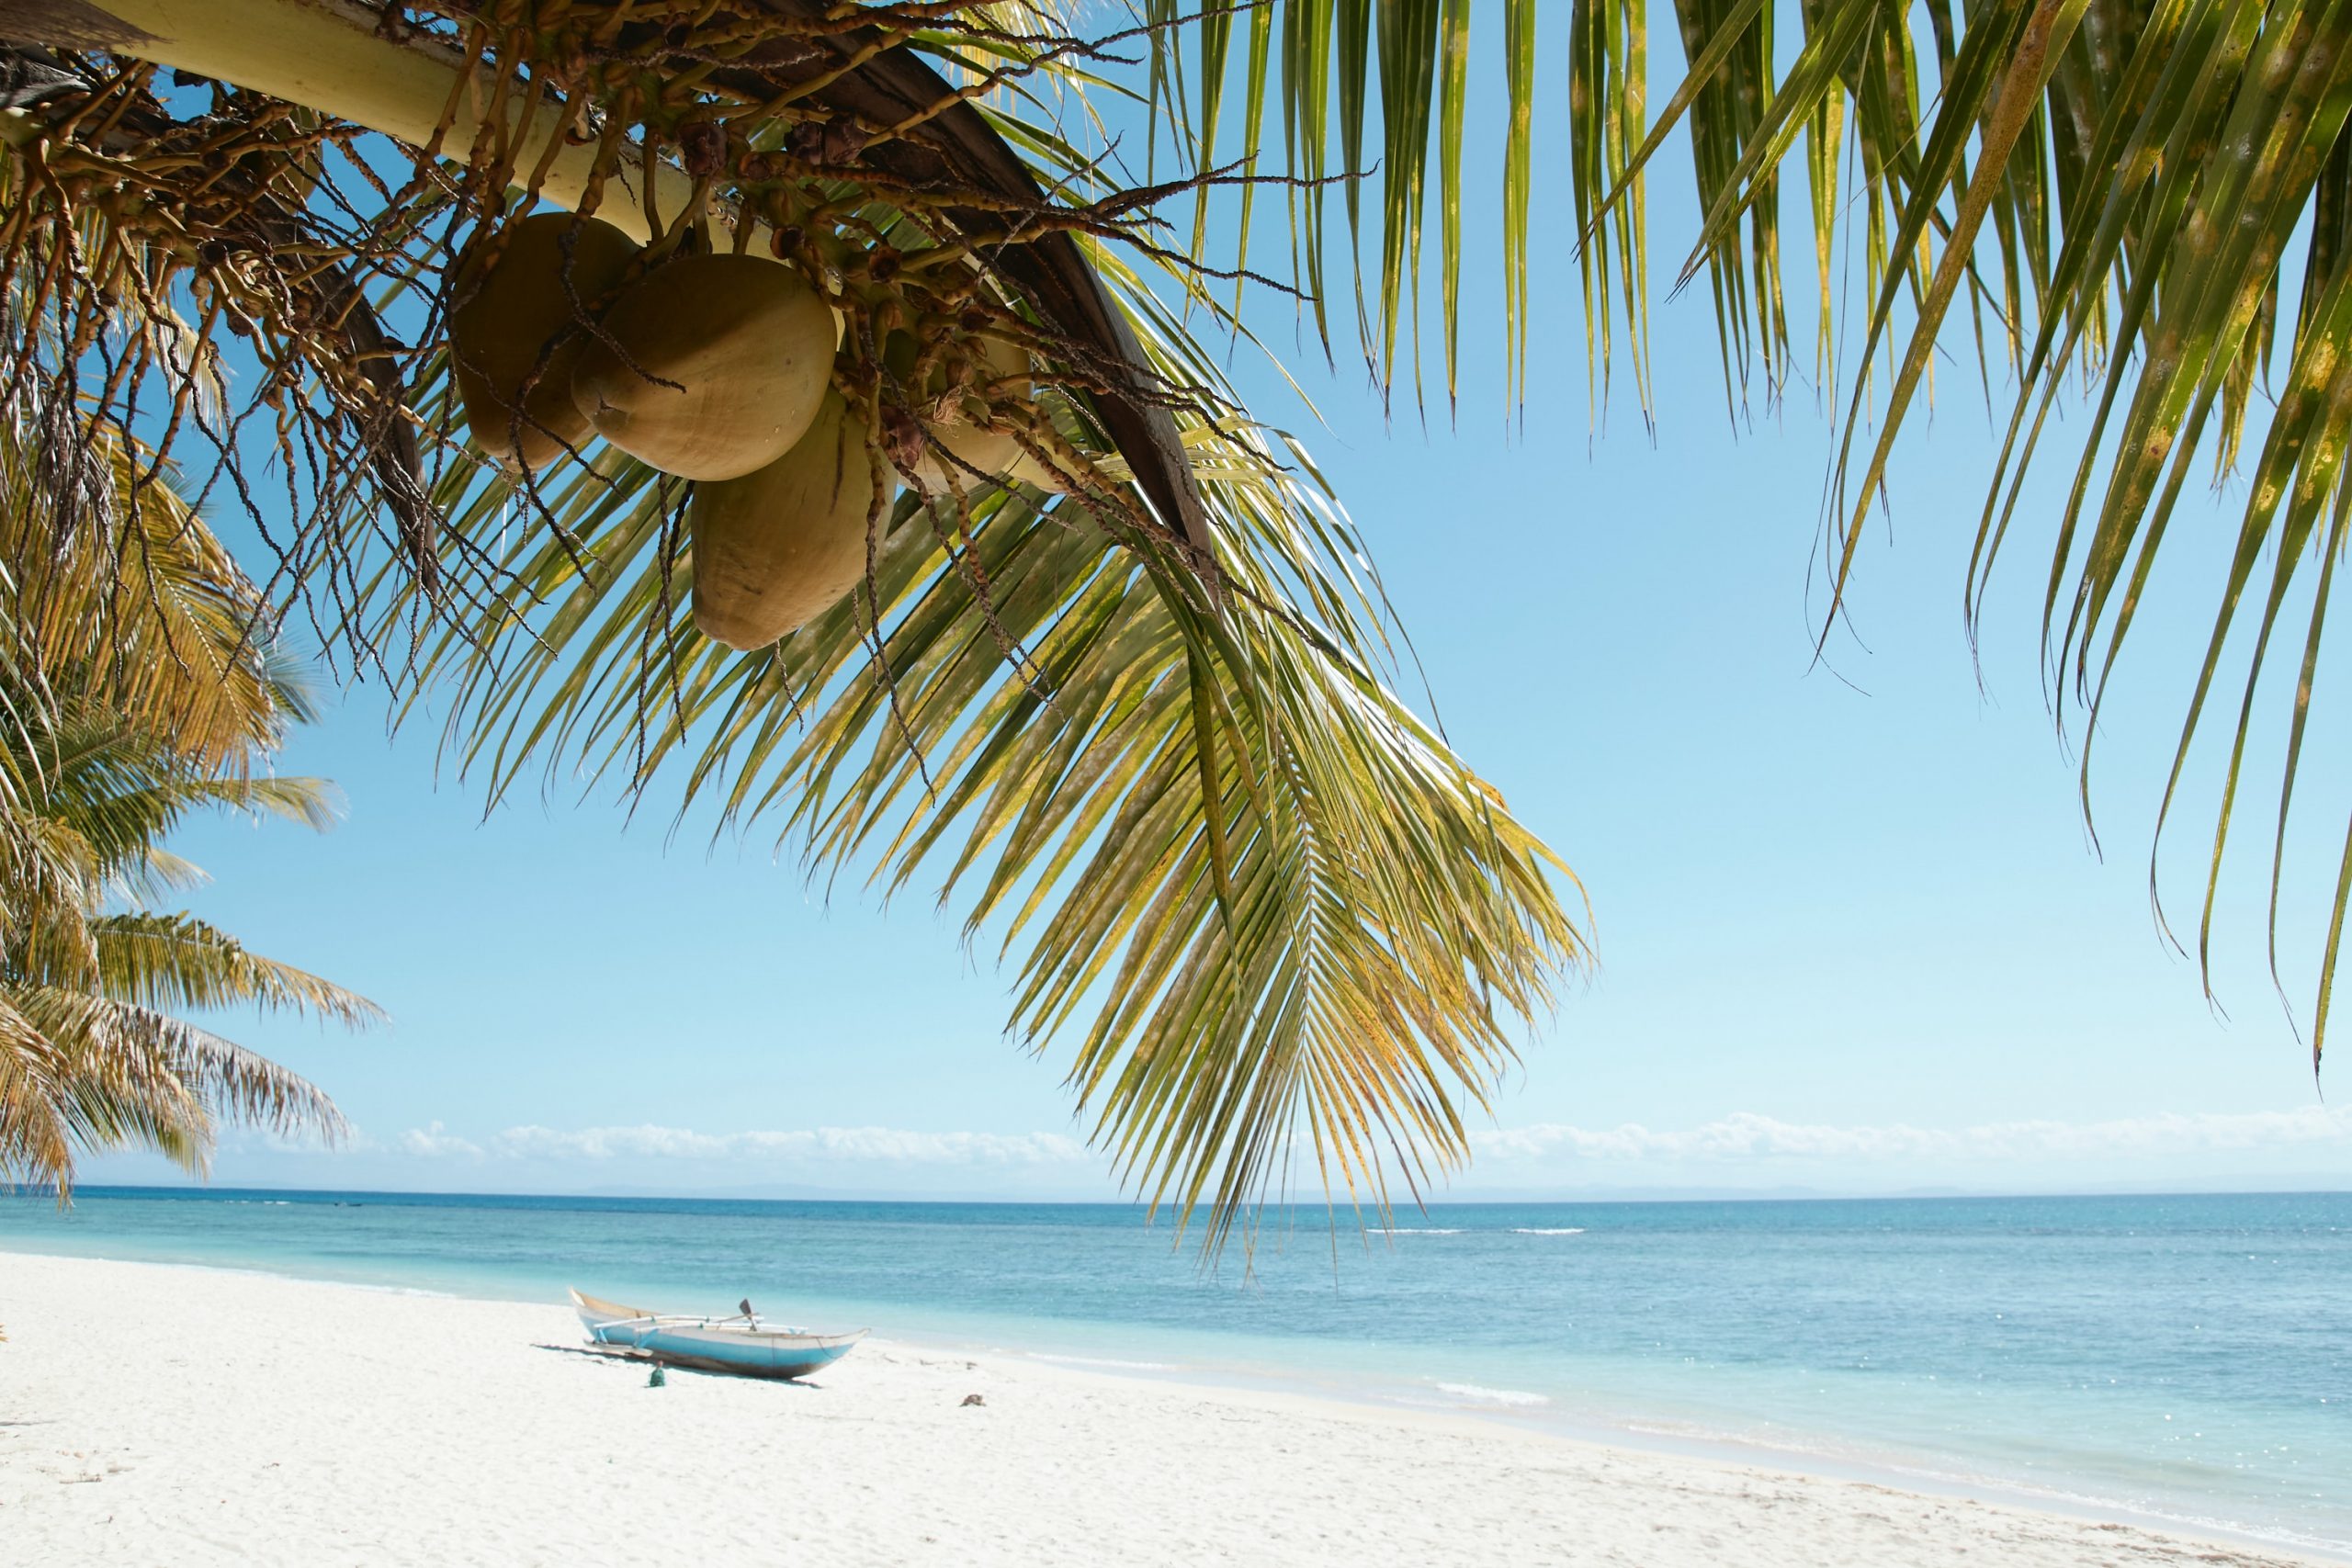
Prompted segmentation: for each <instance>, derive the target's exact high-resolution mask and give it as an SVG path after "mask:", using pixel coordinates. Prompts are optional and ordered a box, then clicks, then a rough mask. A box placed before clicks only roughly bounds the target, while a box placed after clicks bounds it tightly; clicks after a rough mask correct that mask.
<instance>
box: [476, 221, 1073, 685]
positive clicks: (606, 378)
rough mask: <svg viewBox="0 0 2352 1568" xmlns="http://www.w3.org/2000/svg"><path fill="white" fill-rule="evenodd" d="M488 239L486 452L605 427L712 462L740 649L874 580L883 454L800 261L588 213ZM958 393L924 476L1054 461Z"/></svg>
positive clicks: (677, 458)
mask: <svg viewBox="0 0 2352 1568" xmlns="http://www.w3.org/2000/svg"><path fill="white" fill-rule="evenodd" d="M456 299H457V301H458V303H457V307H456V309H455V310H452V312H451V313H450V318H449V341H450V348H451V356H452V359H453V361H454V368H455V372H456V378H457V382H458V394H459V396H460V398H461V399H462V400H463V402H464V406H465V413H466V423H467V426H468V428H469V430H470V432H471V433H472V435H473V438H474V441H475V443H476V444H477V445H478V446H480V447H481V449H482V450H483V451H484V452H485V453H487V454H488V455H490V456H491V457H493V458H495V459H496V460H498V461H499V462H501V463H503V464H505V465H506V466H508V467H509V468H517V469H520V468H528V469H531V470H538V469H541V468H545V467H546V466H547V465H548V464H550V463H552V462H554V461H555V460H556V459H557V458H558V457H561V456H562V455H563V454H565V453H567V452H577V451H578V450H579V449H580V448H581V447H582V446H585V445H586V444H587V443H588V442H590V441H592V440H594V439H595V438H597V437H600V436H601V437H602V438H603V439H605V440H606V441H608V442H610V443H612V444H613V446H616V447H618V448H619V449H620V450H622V451H624V452H627V453H628V454H629V455H630V456H631V457H636V458H638V459H639V460H640V461H642V462H644V463H646V464H648V465H650V467H652V468H659V469H661V470H662V472H664V473H667V474H673V475H675V476H677V477H678V478H680V479H692V480H694V481H695V488H694V494H693V499H692V501H691V502H689V504H688V506H687V511H686V526H687V532H688V535H689V537H690V539H691V541H692V567H693V588H692V603H693V609H694V618H695V626H697V627H699V628H700V629H701V631H702V632H703V634H704V635H705V636H707V637H710V638H712V639H713V640H715V641H718V642H722V643H725V644H727V645H728V646H729V647H730V648H738V649H754V648H764V647H766V646H767V645H768V644H770V643H773V642H775V640H776V639H777V638H778V637H783V636H785V635H786V633H788V632H790V631H792V630H793V629H795V628H796V627H797V626H802V625H804V624H806V623H807V622H809V620H811V619H813V618H815V617H816V616H817V615H820V614H822V613H823V612H824V611H826V610H827V609H829V608H831V606H832V605H833V604H837V603H839V602H840V600H841V599H842V596H843V595H844V594H846V593H847V592H849V591H850V590H851V589H852V588H853V587H854V586H856V584H857V583H858V582H859V581H862V580H863V579H864V577H865V567H866V531H867V518H868V516H869V514H870V513H872V511H873V507H874V502H875V491H876V484H875V465H874V464H873V463H872V462H871V461H870V460H869V457H868V446H869V444H868V441H867V433H866V428H865V421H864V420H863V419H862V418H861V417H860V415H859V414H858V412H856V411H855V410H854V409H852V408H851V406H850V405H849V403H848V401H847V400H845V399H844V398H843V397H842V395H841V393H840V392H839V391H838V390H837V389H835V388H834V386H833V374H832V373H833V359H834V355H835V353H836V351H837V350H838V349H839V347H840V336H841V328H840V325H839V321H838V319H837V318H836V317H835V315H834V313H833V310H832V308H831V306H830V305H828V304H827V303H826V301H825V299H824V298H823V297H822V296H821V295H820V294H819V293H818V292H817V291H816V290H815V289H814V288H811V287H809V282H808V280H807V278H806V277H804V276H802V275H801V273H800V272H799V271H798V270H797V268H795V267H792V266H789V265H786V264H784V263H782V262H778V261H771V260H768V259H767V258H765V257H763V256H754V255H718V254H680V255H674V256H672V257H670V258H669V259H667V260H664V261H662V263H660V264H659V265H655V266H652V267H651V268H650V269H648V268H646V267H645V266H644V265H642V263H641V261H640V253H639V246H638V245H637V243H636V242H634V241H633V240H631V239H630V238H629V237H628V235H626V234H624V233H622V232H621V231H619V230H617V229H616V228H614V227H613V226H612V225H610V224H608V223H604V222H600V221H598V220H594V219H582V218H580V217H577V216H575V215H573V214H571V213H568V212H549V213H540V214H537V215H535V216H532V217H529V218H525V219H522V220H519V221H517V222H515V223H512V224H510V225H508V226H507V228H506V230H505V231H504V233H503V235H502V236H501V237H500V239H499V240H498V241H497V242H496V243H495V246H494V249H492V251H491V252H490V253H489V254H488V259H487V260H486V262H485V261H483V260H482V259H481V253H478V254H477V256H476V258H473V259H471V260H469V263H468V265H466V266H465V267H463V268H461V269H460V272H459V275H458V279H457V288H456ZM583 321H593V322H594V331H593V332H592V331H588V330H584V328H583V327H582V322H583ZM985 356H986V358H987V359H988V361H989V366H988V368H989V370H990V371H992V372H994V373H995V374H996V375H997V376H998V377H999V378H1002V379H1008V380H1009V379H1012V378H1018V377H1021V376H1023V375H1025V374H1026V372H1027V370H1028V356H1027V355H1026V354H1025V353H1023V351H1021V350H1020V349H1018V348H1017V347H1013V346H1012V345H1010V344H999V343H991V344H988V345H986V348H985ZM948 401H950V402H951V403H952V402H953V401H955V400H953V399H950V400H948ZM941 412H942V414H943V417H942V419H941V420H939V421H938V422H937V423H931V422H926V423H925V425H924V430H923V439H922V441H921V442H920V443H919V444H918V445H919V449H920V451H921V456H920V457H915V456H914V455H913V454H912V453H910V454H908V455H907V457H906V458H905V459H904V460H902V462H901V464H900V465H899V466H900V467H902V468H906V469H907V470H909V471H908V472H907V475H906V477H907V478H908V479H910V480H912V481H913V482H916V483H918V484H922V486H923V487H924V488H925V489H926V490H928V491H934V492H936V491H942V490H944V489H946V488H947V487H948V484H949V479H950V470H954V471H955V472H956V473H957V474H958V475H960V476H961V484H962V485H963V486H964V487H965V488H968V487H969V486H970V485H971V484H972V483H973V482H974V480H973V479H972V478H971V476H973V475H978V474H985V475H989V476H992V477H996V478H998V479H1000V481H1001V482H1005V481H1010V480H1012V479H1024V478H1025V479H1035V478H1037V477H1038V476H1037V475H1036V473H1035V464H1034V463H1031V462H1030V461H1028V460H1027V459H1026V458H1025V457H1024V455H1023V451H1022V448H1021V445H1020V441H1019V438H1018V437H1017V436H1015V435H1013V434H1011V433H1010V432H1007V431H1003V430H999V429H991V428H988V427H987V426H985V425H984V424H981V423H978V421H983V420H986V419H987V418H988V417H989V413H988V410H987V408H986V407H985V405H984V404H982V403H977V402H973V403H968V404H967V406H964V407H961V408H956V407H949V408H944V409H943V410H942V411H941ZM943 454H944V456H943ZM889 477H892V478H895V477H896V476H889ZM884 499H886V500H887V499H888V497H887V496H886V497H885V498H884Z"/></svg>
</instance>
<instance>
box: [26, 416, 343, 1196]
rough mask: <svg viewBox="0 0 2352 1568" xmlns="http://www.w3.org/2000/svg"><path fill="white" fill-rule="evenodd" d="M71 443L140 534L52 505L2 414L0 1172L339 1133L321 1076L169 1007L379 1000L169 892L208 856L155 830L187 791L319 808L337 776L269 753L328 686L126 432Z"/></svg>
mask: <svg viewBox="0 0 2352 1568" xmlns="http://www.w3.org/2000/svg"><path fill="white" fill-rule="evenodd" d="M75 449H76V450H78V451H81V452H84V453H86V454H89V455H92V456H94V457H97V458H99V459H101V468H100V470H99V472H100V475H101V477H102V479H104V480H105V481H106V482H104V483H102V484H101V485H99V486H98V487H97V488H96V489H95V490H92V491H87V492H85V493H86V498H87V499H89V500H91V501H92V502H93V504H94V505H96V506H97V507H99V508H100V509H101V510H102V511H104V512H105V513H107V514H108V516H109V518H110V521H111V524H112V526H111V527H110V528H108V529H107V530H106V532H107V534H109V535H111V536H115V537H118V538H123V537H127V538H130V539H135V540H136V541H137V542H138V548H137V549H136V550H135V551H127V552H124V553H123V554H121V555H113V556H109V555H107V554H106V553H104V552H99V551H94V550H91V549H89V548H87V546H88V545H89V544H90V543H91V542H93V540H94V539H95V538H96V536H97V531H96V530H83V531H65V532H58V531H54V530H52V529H51V528H50V527H48V526H46V525H45V521H44V519H43V518H42V517H41V516H40V510H41V508H42V507H43V506H44V505H45V504H47V503H48V502H53V501H54V500H55V498H54V497H50V498H46V501H45V500H44V498H42V497H40V496H37V495H34V494H32V493H30V492H29V491H27V490H26V489H25V488H24V486H23V485H22V483H21V481H20V479H19V477H18V476H20V475H21V474H22V472H23V471H24V469H25V467H26V466H27V462H26V458H25V456H24V454H23V453H22V451H21V448H20V447H18V446H17V444H16V443H15V442H14V441H13V440H10V439H7V438H6V437H0V536H6V543H7V546H8V551H7V556H6V559H7V560H8V562H9V563H10V567H11V574H10V580H9V581H7V582H6V584H5V585H4V586H0V624H5V625H6V626H8V627H9V628H10V629H11V630H12V631H13V633H14V634H15V636H14V638H13V641H12V645H11V647H10V648H9V650H8V651H9V653H10V654H11V655H12V658H11V661H10V663H9V665H8V667H7V668H6V671H5V673H0V714H5V715H6V720H5V722H0V1180H7V1181H11V1182H13V1181H19V1180H23V1181H32V1182H38V1183H40V1184H44V1185H49V1186H52V1187H54V1188H55V1190H57V1192H58V1194H59V1196H60V1198H61V1200H62V1199H63V1198H64V1197H65V1196H67V1195H68V1193H69V1192H70V1190H71V1188H72V1183H73V1179H74V1168H75V1165H76V1161H77V1159H78V1157H79V1156H81V1155H83V1154H86V1153H95V1152H99V1151H103V1150H107V1149H114V1148H121V1147H141V1148H147V1149H152V1150H153V1151H155V1152H158V1153H161V1154H163V1155H165V1156H168V1157H170V1158H171V1159H173V1160H174V1161H175V1162H176V1163H178V1164H179V1165H180V1166H182V1167H183V1168H186V1169H187V1170H189V1171H190V1172H192V1173H196V1174H201V1173H202V1172H203V1170H204V1169H205V1168H206V1166H207V1164H208V1162H209V1157H210V1155H211V1152H212V1149H213V1146H214V1143H215V1140H216V1134H217V1130H218V1128H219V1126H220V1123H221V1122H243V1123H246V1124H249V1125H254V1126H259V1127H263V1128H266V1129H267V1130H270V1131H272V1132H275V1133H277V1134H282V1135H288V1136H290V1135H296V1134H317V1135H321V1136H323V1137H326V1138H328V1139H330V1140H332V1139H333V1138H334V1137H336V1136H338V1135H339V1134H341V1132H342V1130H343V1120H342V1117H341V1116H340V1115H339V1114H338V1112H337V1111H335V1108H334V1104H333V1102H332V1101H330V1100H328V1098H327V1097H326V1096H325V1095H324V1094H323V1093H322V1092H321V1091H320V1090H319V1089H316V1088H314V1087H313V1086H312V1085H311V1084H310V1083H308V1082H307V1081H305V1080H304V1079H303V1078H301V1077H299V1076H297V1075H295V1074H294V1073H291V1072H289V1071H288V1070H287V1069H285V1068H284V1067H281V1066H277V1064H275V1063H273V1062H270V1061H268V1060H267V1059H266V1058H264V1057H262V1056H259V1055H255V1054H254V1053H253V1052H251V1051H248V1050H246V1049H245V1048H244V1047H243V1046H240V1045H237V1044H235V1043H232V1042H231V1041H228V1040H225V1039H223V1038H221V1037H220V1036H219V1035H218V1034H215V1033H213V1032H211V1031H209V1030H208V1029H205V1028H202V1027H200V1026H198V1025H197V1024H194V1023H191V1022H189V1021H187V1020H185V1019H183V1018H181V1017H179V1016H177V1014H179V1013H180V1012H182V1011H185V1010H191V1009H193V1010H203V1011H212V1010H220V1009H224V1008H230V1007H235V1006H253V1007H257V1008H260V1009H262V1010H296V1011H302V1012H309V1013H312V1014H315V1015H317V1016H319V1017H322V1018H325V1019H332V1020H334V1021H338V1022H342V1023H345V1024H347V1025H353V1026H357V1025H361V1024H365V1023H368V1022H372V1021H376V1020H378V1019H379V1018H380V1016H381V1015H380V1013H379V1010H378V1009H377V1008H376V1007H375V1005H374V1004H373V1003H370V1002H368V1000H366V999H365V998H361V997H358V996H356V995H354V994H353V993H351V992H349V991H346V990H345V989H343V988H342V987H337V986H334V985H333V984H331V983H329V982H327V981H325V980H322V979H321V978H319V977H318V976H314V975H311V974H307V973H305V972H304V971H302V970H300V969H297V968H294V967H292V966H291V965H288V964H281V963H278V962H277V961H276V960H273V959H269V958H266V957H264V956H262V955H261V954H259V953H253V952H251V951H249V950H248V949H246V948H245V947H244V946H243V944H242V943H240V942H238V941H237V940H236V939H235V938H234V937H232V936H231V935H229V934H228V933H227V932H225V931H220V929H218V928H217V927H215V926H212V925H210V924H209V923H208V922H206V921H203V920H201V919H197V918H195V917H194V916H191V915H188V914H186V913H171V912H164V910H162V909H160V908H157V906H158V905H159V904H160V903H162V902H163V901H164V900H165V899H166V898H167V897H169V896H170V895H172V894H175V893H176V892H179V891H181V890H183V889H185V888H187V887H189V886H193V885H194V884H196V883H197V882H199V881H201V880H202V878H203V874H202V872H201V871H200V870H199V869H198V868H197V867H196V866H194V865H193V864H190V863H188V862H187V861H186V860H184V859H182V858H181V857H179V856H177V855H175V854H174V853H173V852H171V851H170V850H168V849H167V848H166V847H165V844H164V840H166V839H167V838H168V837H169V835H170V833H171V831H172V829H174V828H175V826H176V825H177V824H178V823H179V822H180V821H182V820H183V819H185V818H187V815H188V814H189V813H190V812H192V811H198V810H230V811H234V812H239V813H243V814H244V815H247V816H252V817H256V818H258V817H265V816H268V817H281V818H288V819H290V820H294V821H298V822H302V823H305V824H307V825H308V826H310V827H312V828H314V829H317V828H324V827H325V826H326V825H327V824H328V822H329V821H330V820H331V819H332V816H333V804H334V802H333V794H332V791H331V789H330V788H329V786H328V785H326V784H324V783H323V782H322V781H320V780H317V779H309V778H298V777H274V776H270V775H268V774H267V773H266V772H263V771H261V768H260V764H262V763H264V762H265V761H266V759H267V758H268V756H269V754H270V753H271V752H273V751H274V750H277V747H278V746H279V745H280V744H281V743H282V741H283V739H284V735H285V731H286V728H287V727H288V724H290V723H292V722H297V721H300V720H303V719H307V718H309V717H311V716H313V715H314V712H315V704H314V701H313V698H312V696H311V692H310V690H309V688H308V685H307V683H306V682H305V680H304V678H303V675H302V671H301V669H300V666H299V665H297V664H295V663H293V662H291V661H290V660H288V657H287V656H286V654H285V653H284V651H283V649H282V648H281V647H279V646H277V645H275V644H273V643H271V642H269V641H266V640H263V639H262V638H260V637H258V636H257V635H256V634H257V632H258V631H259V629H260V627H261V625H262V623H261V622H260V621H259V620H258V619H257V617H256V615H255V611H256V609H257V607H258V598H257V595H256V593H255V591H254V586H253V584H252V583H250V582H249V581H246V580H245V578H244V577H243V574H242V573H240V572H239V571H238V570H236V568H235V567H234V565H233V564H232V562H231V561H230V560H229V558H228V556H227V554H226V552H225V551H224V550H222V549H221V547H220V542H219V541H218V540H217V539H215V538H214V537H213V536H212V535H211V534H210V532H209V530H208V529H207V528H205V526H204V525H203V524H202V523H201V522H200V521H199V520H198V518H197V517H196V515H195V513H193V512H191V511H190V510H189V509H188V508H187V505H186V504H185V502H182V501H181V499H180V498H179V496H178V495H177V493H176V492H175V491H174V490H173V488H172V487H171V486H170V485H169V484H156V485H153V486H150V487H147V488H146V489H145V490H143V491H135V489H134V486H135V480H136V476H137V474H138V472H139V468H138V465H139V463H140V460H141V458H142V457H145V456H147V455H146V454H144V453H142V452H141V449H140V448H139V447H138V446H137V445H136V444H135V443H133V442H131V441H130V440H129V439H127V438H125V437H123V436H122V435H121V434H119V432H107V431H103V430H101V431H96V432H92V433H88V434H86V435H85V438H84V439H83V440H81V441H78V442H76V443H75ZM133 562H135V563H136V564H135V565H134V564H133ZM102 643H103V646H101V645H102Z"/></svg>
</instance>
